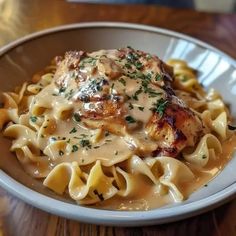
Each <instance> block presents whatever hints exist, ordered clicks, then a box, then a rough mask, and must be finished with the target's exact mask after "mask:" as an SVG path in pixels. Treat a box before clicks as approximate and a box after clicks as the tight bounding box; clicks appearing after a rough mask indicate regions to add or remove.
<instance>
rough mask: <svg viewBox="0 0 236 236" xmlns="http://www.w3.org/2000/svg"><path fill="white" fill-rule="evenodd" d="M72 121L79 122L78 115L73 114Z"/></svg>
mask: <svg viewBox="0 0 236 236" xmlns="http://www.w3.org/2000/svg"><path fill="white" fill-rule="evenodd" d="M73 120H74V121H76V122H80V121H81V118H80V115H79V114H78V113H74V114H73Z"/></svg>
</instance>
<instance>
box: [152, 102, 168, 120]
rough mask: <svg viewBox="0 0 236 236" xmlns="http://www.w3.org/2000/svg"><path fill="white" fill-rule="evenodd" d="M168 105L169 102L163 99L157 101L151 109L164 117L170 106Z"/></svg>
mask: <svg viewBox="0 0 236 236" xmlns="http://www.w3.org/2000/svg"><path fill="white" fill-rule="evenodd" d="M168 103H169V101H168V100H165V99H163V98H161V99H159V100H158V101H157V103H154V104H153V108H151V110H152V111H154V112H157V113H158V114H159V115H160V117H162V116H163V114H164V112H165V110H166V108H167V106H168Z"/></svg>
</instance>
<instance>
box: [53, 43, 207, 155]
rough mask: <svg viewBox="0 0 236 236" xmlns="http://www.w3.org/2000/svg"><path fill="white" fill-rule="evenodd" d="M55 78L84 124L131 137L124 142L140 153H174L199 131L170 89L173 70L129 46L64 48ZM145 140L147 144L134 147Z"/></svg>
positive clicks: (195, 118) (197, 121) (191, 141)
mask: <svg viewBox="0 0 236 236" xmlns="http://www.w3.org/2000/svg"><path fill="white" fill-rule="evenodd" d="M54 79H55V84H56V85H57V87H58V90H59V91H60V92H61V93H63V94H64V95H65V97H67V99H68V100H69V101H71V102H72V103H73V104H74V109H75V110H74V112H76V113H77V115H79V116H80V118H81V122H82V123H83V124H85V125H86V126H87V127H89V128H102V129H103V130H109V131H110V132H113V133H115V134H117V135H120V136H121V137H125V136H128V137H130V138H129V139H128V140H129V141H127V145H129V146H130V148H131V149H133V150H135V151H136V153H138V154H140V153H141V154H140V155H141V156H143V157H145V156H147V155H153V156H157V155H166V156H172V157H176V156H177V155H178V154H179V153H180V151H181V150H182V149H183V148H185V147H191V146H194V145H195V144H196V142H198V140H199V138H200V137H201V136H202V135H203V124H202V121H201V120H200V118H199V117H198V116H197V115H196V114H195V113H194V112H193V111H191V110H190V108H188V107H187V105H186V104H185V103H184V101H183V100H181V99H180V98H178V97H177V96H176V94H175V91H174V90H173V88H172V83H173V81H174V77H173V72H172V68H171V67H169V66H167V65H166V64H165V63H164V62H162V61H161V60H160V59H159V58H158V57H156V56H153V55H150V54H148V53H144V52H142V51H139V50H134V49H132V48H130V47H128V48H123V49H119V50H101V51H97V52H93V53H86V52H82V51H73V52H68V53H66V54H65V57H64V59H63V60H61V61H59V62H58V65H57V71H56V73H55V77H54ZM68 94H69V95H68ZM149 141H150V142H152V143H155V145H151V148H146V149H145V148H144V147H143V145H139V144H140V143H144V142H149ZM140 146H142V148H141V147H140Z"/></svg>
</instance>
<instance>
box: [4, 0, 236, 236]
mask: <svg viewBox="0 0 236 236" xmlns="http://www.w3.org/2000/svg"><path fill="white" fill-rule="evenodd" d="M1 2H4V1H0V4H1ZM2 6H3V5H2ZM85 21H122V22H133V23H141V24H147V25H153V26H159V27H163V28H167V29H171V30H175V31H178V32H182V33H185V34H188V35H190V36H193V37H196V38H199V39H201V40H203V41H206V42H208V43H210V44H212V45H214V46H216V47H218V48H219V49H221V50H223V51H224V52H226V53H228V54H230V55H231V56H233V57H234V58H236V43H235V41H236V28H235V27H236V15H235V14H227V15H226V14H212V13H202V12H196V11H194V10H186V9H171V8H164V7H158V6H144V5H103V4H101V5H97V4H96V5H93V4H76V3H68V2H66V1H63V0H5V3H4V6H3V7H2V8H1V5H0V46H2V45H4V44H6V43H8V42H10V41H12V40H14V39H16V38H19V37H21V36H23V35H26V34H28V33H31V32H35V31H38V30H42V29H46V28H49V27H52V26H57V25H62V24H69V23H76V22H85ZM1 235H6V236H8V235H10V236H11V235H13V236H30V235H33V236H41V235H48V236H54V235H58V236H59V235H68V236H70V235H82V236H83V235H94V236H95V235H96V236H98V235H99V236H100V235H101V236H105V235H107V236H108V235H109V236H110V235H117V236H123V235H126V236H128V235H130V236H131V235H134V236H139V235H150V236H151V235H153V236H154V235H155V236H156V235H157V236H162V235H163V236H164V235H165V236H172V235H181V236H182V235H183V236H184V235H191V236H195V235H196V236H202V235H203V236H204V235H207V236H211V235H216V236H220V235H223V236H224V235H227V236H236V200H234V201H231V202H230V203H228V204H225V205H223V206H221V207H219V208H217V209H215V210H213V211H210V212H208V213H205V214H202V215H199V216H196V217H192V218H190V219H187V220H182V221H179V222H175V223H171V224H164V225H157V226H151V227H135V228H134V227H132V228H124V227H123V228H122V227H105V226H97V225H91V224H82V223H80V222H76V221H72V220H68V219H64V218H61V217H58V216H55V215H51V214H48V213H46V212H44V211H41V210H38V209H36V208H34V207H32V206H30V205H28V204H25V203H24V202H22V201H20V200H18V199H17V198H15V197H13V196H11V195H10V194H8V193H7V192H6V191H5V190H3V189H1V188H0V236H1Z"/></svg>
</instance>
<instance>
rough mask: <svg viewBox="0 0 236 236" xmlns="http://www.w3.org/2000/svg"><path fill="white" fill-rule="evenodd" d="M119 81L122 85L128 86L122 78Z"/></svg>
mask: <svg viewBox="0 0 236 236" xmlns="http://www.w3.org/2000/svg"><path fill="white" fill-rule="evenodd" d="M118 81H119V82H120V83H122V84H123V85H124V86H126V81H125V80H124V79H123V78H120V79H119V80H118Z"/></svg>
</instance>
